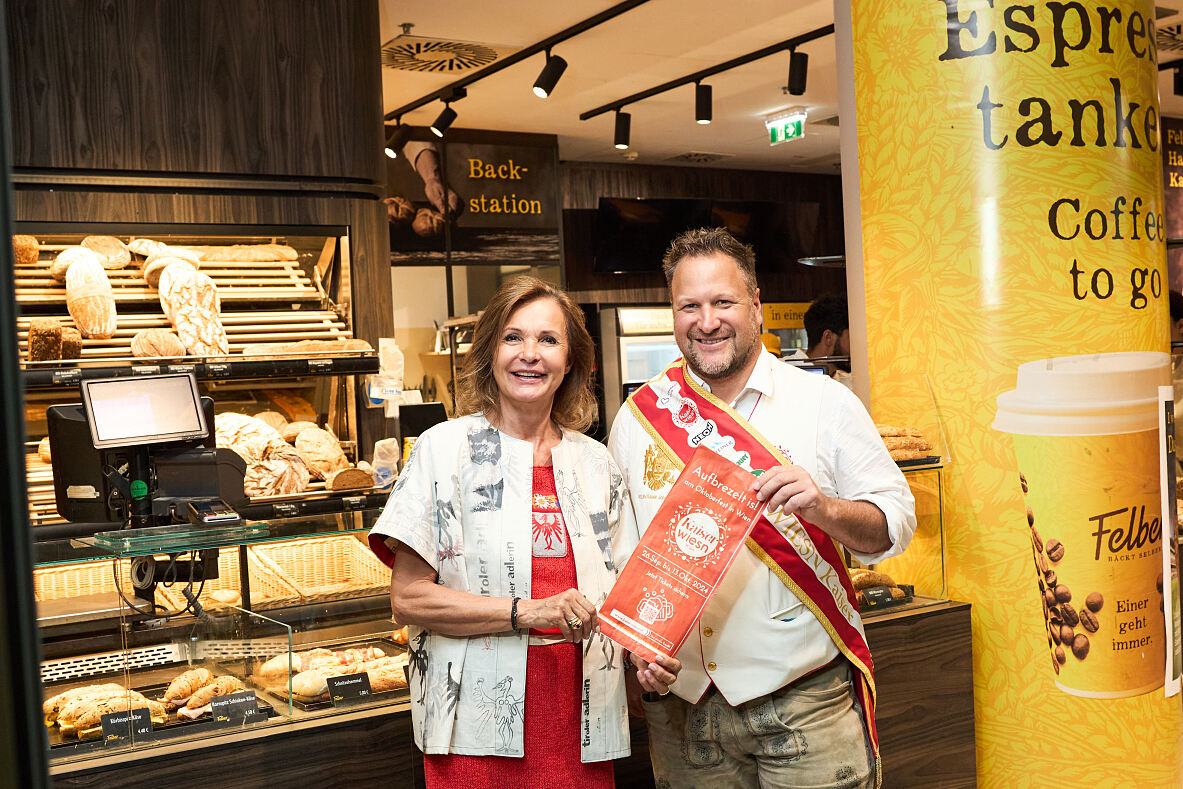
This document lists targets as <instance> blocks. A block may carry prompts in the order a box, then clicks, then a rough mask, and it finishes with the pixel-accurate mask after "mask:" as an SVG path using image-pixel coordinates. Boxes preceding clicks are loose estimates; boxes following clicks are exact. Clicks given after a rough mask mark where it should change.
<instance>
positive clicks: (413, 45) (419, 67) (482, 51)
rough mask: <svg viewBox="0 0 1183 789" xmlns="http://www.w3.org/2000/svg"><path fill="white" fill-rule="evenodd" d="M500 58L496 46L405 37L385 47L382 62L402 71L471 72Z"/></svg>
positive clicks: (387, 66)
mask: <svg viewBox="0 0 1183 789" xmlns="http://www.w3.org/2000/svg"><path fill="white" fill-rule="evenodd" d="M498 57H500V53H499V52H498V51H497V50H496V49H494V48H493V47H489V46H485V45H484V44H473V43H470V42H467V41H441V40H437V39H428V38H418V37H410V36H401V37H399V38H397V39H395V40H393V41H391V42H389V43H388V44H386V46H384V47H382V65H383V66H385V67H386V68H392V69H399V70H401V71H444V72H448V71H468V70H470V69H474V68H482V67H484V66H487V65H489V64H490V63H492V62H493V61H494V60H496V59H497V58H498Z"/></svg>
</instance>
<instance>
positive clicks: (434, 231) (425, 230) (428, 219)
mask: <svg viewBox="0 0 1183 789" xmlns="http://www.w3.org/2000/svg"><path fill="white" fill-rule="evenodd" d="M411 229H412V230H414V231H415V232H416V233H417V234H418V235H421V236H423V237H424V238H430V237H431V236H438V235H439V234H440V233H442V232H444V215H443V214H441V213H440V212H439V211H434V210H432V209H430V208H420V209H419V212H418V213H417V214H415V219H414V221H413V222H411Z"/></svg>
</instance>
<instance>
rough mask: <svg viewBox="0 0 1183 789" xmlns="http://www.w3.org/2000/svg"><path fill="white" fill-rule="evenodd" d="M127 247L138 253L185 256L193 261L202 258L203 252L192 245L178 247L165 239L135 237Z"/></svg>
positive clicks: (195, 261) (149, 255)
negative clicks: (165, 241)
mask: <svg viewBox="0 0 1183 789" xmlns="http://www.w3.org/2000/svg"><path fill="white" fill-rule="evenodd" d="M127 248H128V249H130V250H131V251H132V252H135V253H136V254H137V255H143V256H144V257H151V256H152V255H162V256H163V255H169V256H172V257H178V258H183V259H185V260H189V261H191V262H193V263H197V262H198V261H199V260H201V253H200V252H198V251H197V250H195V249H193V248H192V247H178V246H173V245H172V244H166V243H164V242H163V241H153V240H152V239H150V238H133V239H132V240H131V242H130V243H129V244H128V245H127Z"/></svg>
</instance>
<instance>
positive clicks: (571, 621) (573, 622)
mask: <svg viewBox="0 0 1183 789" xmlns="http://www.w3.org/2000/svg"><path fill="white" fill-rule="evenodd" d="M567 624H568V625H570V626H571V629H572V630H578V629H579V628H581V627H583V620H582V619H580V618H579V617H577V616H571V617H568V618H567Z"/></svg>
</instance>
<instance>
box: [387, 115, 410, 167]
mask: <svg viewBox="0 0 1183 789" xmlns="http://www.w3.org/2000/svg"><path fill="white" fill-rule="evenodd" d="M410 138H411V127H410V126H403V125H402V124H401V123H400V124H399V125H398V126H395V127H394V131H392V132H391V133H390V136H389V137H387V138H386V147H385V149H384V150H385V151H386V155H387V156H389V157H390V158H391V159H397V158H398V155H399V154H400V153H402V152H403V146H404V145H406V144H407V140H409V139H410Z"/></svg>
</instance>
